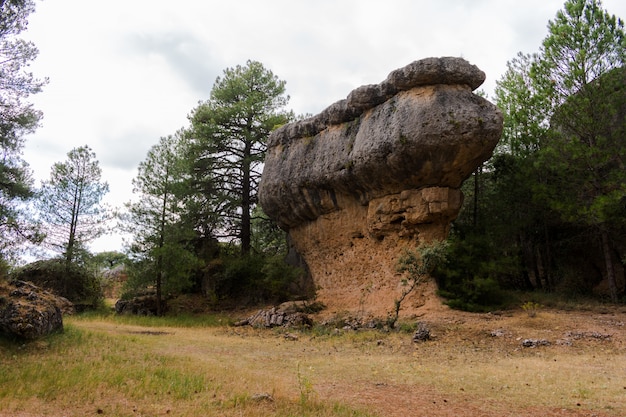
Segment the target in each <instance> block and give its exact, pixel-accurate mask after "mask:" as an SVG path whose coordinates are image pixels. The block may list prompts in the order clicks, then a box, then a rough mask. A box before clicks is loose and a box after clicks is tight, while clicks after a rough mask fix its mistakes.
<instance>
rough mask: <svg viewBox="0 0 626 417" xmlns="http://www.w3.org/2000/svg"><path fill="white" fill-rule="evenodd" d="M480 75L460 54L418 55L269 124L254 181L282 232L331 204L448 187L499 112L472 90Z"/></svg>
mask: <svg viewBox="0 0 626 417" xmlns="http://www.w3.org/2000/svg"><path fill="white" fill-rule="evenodd" d="M484 79H485V74H484V72H482V71H481V70H480V69H478V68H477V67H476V66H475V65H471V64H470V63H469V62H467V61H466V60H464V59H462V58H454V57H444V58H426V59H422V60H418V61H415V62H412V63H411V64H409V65H407V66H405V67H403V68H400V69H397V70H394V71H392V72H391V73H390V74H389V76H388V77H387V79H385V80H384V81H383V82H381V83H380V84H375V85H365V86H362V87H359V88H356V89H355V90H353V91H352V92H351V93H350V94H349V95H348V96H347V98H346V99H344V100H340V101H338V102H336V103H334V104H332V105H330V106H329V107H328V108H326V109H325V110H323V111H322V112H321V113H319V114H318V115H316V116H313V117H311V118H308V119H305V120H302V121H298V122H294V123H290V124H288V125H285V126H282V127H280V128H279V129H277V130H276V131H274V132H273V133H272V134H271V135H270V138H269V140H268V151H267V155H266V161H265V167H264V172H263V176H262V181H261V185H260V192H259V199H260V203H261V205H262V207H263V209H264V211H265V212H266V213H267V214H268V215H269V216H270V217H272V218H274V219H276V220H277V221H278V223H279V225H281V227H283V228H284V229H286V230H289V229H290V228H292V227H296V226H298V225H300V224H302V223H305V222H309V221H313V220H315V219H316V218H317V217H319V216H320V215H323V214H325V213H329V212H332V211H335V210H340V209H341V206H340V204H339V200H341V198H339V197H338V194H341V195H344V196H350V197H351V198H355V199H357V200H358V201H359V202H360V203H361V204H364V205H365V204H367V203H368V202H369V201H370V200H372V199H375V198H379V197H381V196H384V195H388V194H394V193H399V192H401V191H402V190H406V189H419V188H423V187H430V186H438V187H442V186H443V187H451V188H458V187H460V185H461V183H462V182H463V181H464V180H465V179H466V178H467V177H468V176H469V175H470V174H471V173H472V172H473V171H474V170H475V169H476V167H478V166H479V165H480V164H481V163H482V162H484V161H485V160H486V159H488V158H489V157H490V156H491V154H492V152H493V149H494V147H495V145H496V144H497V142H498V140H499V138H500V135H501V132H502V115H501V113H500V112H499V110H498V109H497V108H496V107H495V106H494V105H493V104H491V103H490V102H489V101H487V100H486V99H484V98H482V97H480V96H478V95H475V94H474V93H473V92H472V91H473V90H475V89H476V88H478V87H479V86H480V85H481V84H482V83H483V82H484Z"/></svg>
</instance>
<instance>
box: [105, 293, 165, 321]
mask: <svg viewBox="0 0 626 417" xmlns="http://www.w3.org/2000/svg"><path fill="white" fill-rule="evenodd" d="M161 303H162V305H161V309H162V311H165V310H166V305H165V300H161ZM115 312H116V313H117V314H134V315H138V316H156V315H157V313H158V304H157V298H156V295H151V294H150V295H141V296H138V297H134V298H131V299H129V300H117V302H116V303H115Z"/></svg>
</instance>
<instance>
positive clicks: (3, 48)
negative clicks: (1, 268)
mask: <svg viewBox="0 0 626 417" xmlns="http://www.w3.org/2000/svg"><path fill="white" fill-rule="evenodd" d="M34 9H35V2H34V1H32V0H5V1H2V2H0V153H1V154H2V158H0V257H2V258H4V259H5V260H13V258H15V257H16V256H18V255H19V254H20V253H19V252H20V251H19V244H21V243H24V242H27V241H32V242H38V241H39V240H40V238H41V236H40V234H39V232H38V229H37V225H36V224H35V222H34V221H33V219H32V216H31V215H30V213H29V212H28V211H27V210H26V208H25V205H24V204H23V203H24V202H25V201H27V200H28V199H30V198H31V197H32V195H33V191H32V187H33V181H32V176H31V171H30V168H29V166H28V164H27V163H26V162H25V161H24V160H23V159H22V149H23V147H24V136H25V135H27V134H29V133H32V132H34V131H35V129H36V128H37V126H38V124H39V120H40V119H41V117H42V114H41V112H40V111H38V110H35V109H34V108H33V107H32V105H31V104H30V103H28V102H27V100H26V99H27V98H28V97H29V96H30V95H31V94H35V93H38V92H39V91H40V90H41V88H42V87H43V86H44V85H45V84H46V82H47V81H46V80H39V79H36V78H35V77H34V76H33V74H32V73H30V72H28V71H27V69H28V66H29V65H30V62H31V61H33V60H34V59H35V58H36V57H37V54H38V51H37V48H36V47H35V45H34V44H33V43H32V42H27V41H25V40H23V39H21V38H20V37H19V36H20V34H21V33H22V31H24V30H25V29H26V27H27V25H28V21H27V20H28V17H29V15H30V13H32V12H33V11H34Z"/></svg>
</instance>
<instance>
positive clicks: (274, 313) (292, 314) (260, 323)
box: [235, 303, 313, 328]
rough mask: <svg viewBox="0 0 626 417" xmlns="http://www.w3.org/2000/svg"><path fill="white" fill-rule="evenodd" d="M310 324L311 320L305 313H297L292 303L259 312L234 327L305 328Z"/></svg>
mask: <svg viewBox="0 0 626 417" xmlns="http://www.w3.org/2000/svg"><path fill="white" fill-rule="evenodd" d="M312 324H313V321H312V320H311V318H310V317H309V316H308V315H307V314H306V313H303V312H301V311H298V309H297V308H295V304H293V303H284V304H281V305H280V306H278V307H272V308H270V309H265V310H259V311H257V312H256V313H255V314H253V315H252V316H250V317H248V318H246V319H243V320H241V321H239V322H237V323H235V325H236V326H252V327H256V328H272V327H305V326H311V325H312Z"/></svg>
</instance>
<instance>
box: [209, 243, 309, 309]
mask: <svg viewBox="0 0 626 417" xmlns="http://www.w3.org/2000/svg"><path fill="white" fill-rule="evenodd" d="M301 274H302V271H301V270H300V269H299V268H294V267H292V266H290V265H288V264H286V263H285V262H284V261H283V260H282V258H281V257H279V256H263V255H258V254H251V255H246V256H231V257H227V258H225V259H224V261H223V264H222V266H221V270H220V271H218V272H217V273H216V274H215V276H214V280H215V285H214V288H215V292H216V296H217V297H218V298H219V299H220V300H224V299H230V300H240V301H244V302H250V303H259V302H283V301H287V300H290V299H293V298H294V296H296V291H295V289H294V286H295V283H296V282H297V280H298V278H299V277H300V275H301Z"/></svg>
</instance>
